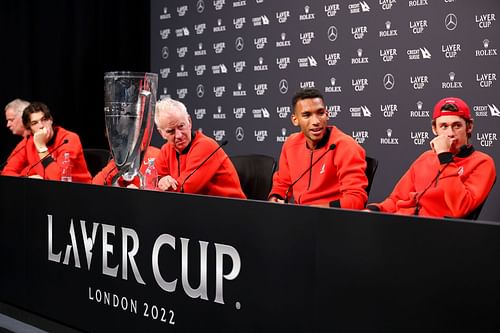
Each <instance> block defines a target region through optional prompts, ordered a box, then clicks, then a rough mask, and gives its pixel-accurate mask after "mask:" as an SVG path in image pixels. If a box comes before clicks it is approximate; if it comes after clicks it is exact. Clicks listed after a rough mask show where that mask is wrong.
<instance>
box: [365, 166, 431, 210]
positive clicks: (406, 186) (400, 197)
mask: <svg viewBox="0 0 500 333" xmlns="http://www.w3.org/2000/svg"><path fill="white" fill-rule="evenodd" d="M436 172H437V170H436ZM413 179H414V173H413V165H412V166H411V167H410V168H409V169H408V170H407V171H406V173H405V174H404V175H403V177H401V179H400V180H399V181H398V183H397V184H396V186H395V187H394V189H393V190H392V193H391V194H390V195H389V197H387V198H386V199H385V200H384V201H382V202H381V203H379V204H373V205H375V206H377V207H379V209H380V211H381V212H388V213H395V212H396V211H397V209H398V205H397V203H399V204H402V203H403V202H405V201H407V202H408V206H409V207H410V206H411V207H414V204H415V200H414V198H412V197H411V196H412V195H415V194H416V190H415V185H414V181H413Z"/></svg>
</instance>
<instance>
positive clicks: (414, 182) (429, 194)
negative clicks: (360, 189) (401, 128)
mask: <svg viewBox="0 0 500 333" xmlns="http://www.w3.org/2000/svg"><path fill="white" fill-rule="evenodd" d="M472 128H473V120H472V117H471V113H470V109H469V106H468V105H467V104H466V103H465V102H464V101H463V100H461V99H460V98H456V97H447V98H443V99H442V100H440V101H439V102H437V104H436V106H435V107H434V111H433V115H432V132H433V133H434V135H436V137H435V138H434V139H432V140H431V142H430V145H431V149H430V150H428V151H426V152H424V153H423V154H422V155H420V156H419V157H418V158H417V160H416V161H415V162H413V164H412V165H411V166H410V169H409V170H408V171H407V172H406V173H405V174H404V175H403V177H402V178H401V179H400V180H399V182H398V183H397V184H396V187H395V188H394V190H393V191H392V193H391V195H389V197H388V198H387V199H385V200H384V201H382V202H381V203H378V204H370V205H368V206H367V208H368V209H369V210H374V211H381V212H388V213H397V214H405V215H421V216H434V217H455V218H463V217H466V216H468V215H469V214H470V213H471V212H472V211H474V210H475V209H476V208H477V207H478V206H479V205H481V204H482V203H483V202H484V200H486V198H487V196H488V194H489V192H490V190H491V187H492V186H493V184H494V183H495V179H496V170H495V164H494V161H493V159H492V158H491V157H490V156H489V155H487V154H485V153H482V152H479V151H476V150H474V147H473V146H472V144H470V143H469V138H470V137H471V135H472Z"/></svg>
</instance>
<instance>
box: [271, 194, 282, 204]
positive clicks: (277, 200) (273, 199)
mask: <svg viewBox="0 0 500 333" xmlns="http://www.w3.org/2000/svg"><path fill="white" fill-rule="evenodd" d="M268 201H271V202H277V203H285V200H283V199H280V198H278V197H276V196H274V195H273V196H271V197H270V198H269V200H268Z"/></svg>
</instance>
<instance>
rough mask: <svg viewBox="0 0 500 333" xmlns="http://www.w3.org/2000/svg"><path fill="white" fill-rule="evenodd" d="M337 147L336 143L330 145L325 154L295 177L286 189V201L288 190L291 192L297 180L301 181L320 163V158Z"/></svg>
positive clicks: (286, 200) (286, 199)
mask: <svg viewBox="0 0 500 333" xmlns="http://www.w3.org/2000/svg"><path fill="white" fill-rule="evenodd" d="M335 147H337V146H336V145H335V143H332V144H331V145H330V147H328V149H327V150H326V151H325V152H324V153H323V154H321V155H320V157H318V158H317V159H316V161H314V162H313V163H312V164H311V165H310V166H309V168H307V169H306V170H305V171H304V172H303V173H302V174H301V175H300V176H299V178H297V179H295V181H294V182H293V183H292V185H290V186H288V188H287V189H286V192H285V203H288V192H290V190H291V189H292V188H293V186H294V185H295V184H297V182H298V181H299V180H300V179H301V178H302V177H304V175H305V174H306V173H308V172H309V171H310V170H311V169H312V168H313V166H314V165H316V163H318V162H319V160H320V159H322V158H323V157H324V156H325V155H326V154H328V152H329V151H331V150H334V149H335Z"/></svg>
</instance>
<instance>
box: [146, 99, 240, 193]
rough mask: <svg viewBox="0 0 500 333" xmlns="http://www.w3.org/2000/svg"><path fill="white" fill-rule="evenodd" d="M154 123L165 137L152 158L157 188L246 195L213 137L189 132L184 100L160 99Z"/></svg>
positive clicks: (190, 128)
mask: <svg viewBox="0 0 500 333" xmlns="http://www.w3.org/2000/svg"><path fill="white" fill-rule="evenodd" d="M155 124H156V128H157V129H158V132H160V135H161V136H162V137H163V138H164V139H165V140H167V142H166V143H165V144H164V145H163V146H162V148H161V151H160V154H159V155H158V157H157V159H156V161H155V167H156V169H157V170H158V176H159V177H160V180H159V181H158V188H159V189H160V190H162V191H173V192H186V193H197V194H205V195H215V196H222V197H233V198H242V199H245V198H246V197H245V194H244V193H243V191H242V189H241V185H240V180H239V178H238V174H237V172H236V169H235V168H234V165H233V164H232V162H231V160H230V159H229V157H228V156H227V155H226V153H225V152H224V150H222V148H221V146H219V145H218V144H217V142H216V141H215V140H213V139H212V138H209V137H208V136H206V135H204V134H203V133H202V132H200V131H198V132H194V131H192V122H191V117H190V116H189V114H188V112H187V110H186V107H185V106H184V104H183V103H181V102H179V101H176V100H173V99H170V98H167V99H163V100H160V101H159V102H158V103H157V104H156V112H155Z"/></svg>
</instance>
